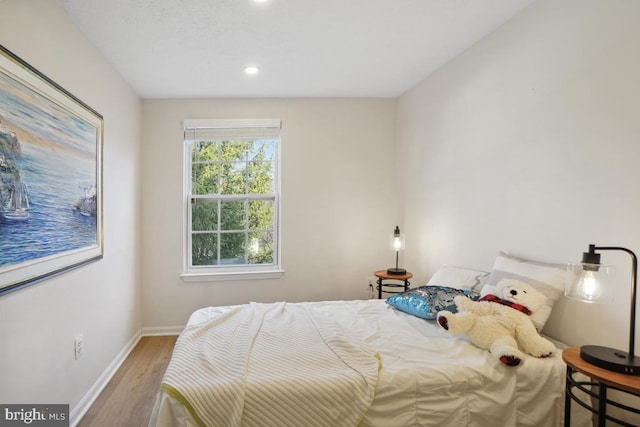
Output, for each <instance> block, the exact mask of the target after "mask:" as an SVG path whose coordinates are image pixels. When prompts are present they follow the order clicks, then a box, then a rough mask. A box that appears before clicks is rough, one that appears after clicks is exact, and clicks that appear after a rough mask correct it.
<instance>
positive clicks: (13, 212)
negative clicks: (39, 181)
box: [0, 183, 30, 220]
mask: <svg viewBox="0 0 640 427" xmlns="http://www.w3.org/2000/svg"><path fill="white" fill-rule="evenodd" d="M29 208H30V203H29V195H28V194H27V188H26V185H25V184H24V183H18V184H17V185H16V186H15V187H14V188H13V190H10V193H9V200H8V201H7V203H6V204H5V206H3V209H2V211H1V212H0V215H1V216H2V217H3V218H4V219H8V220H23V219H27V218H29V212H28V210H29Z"/></svg>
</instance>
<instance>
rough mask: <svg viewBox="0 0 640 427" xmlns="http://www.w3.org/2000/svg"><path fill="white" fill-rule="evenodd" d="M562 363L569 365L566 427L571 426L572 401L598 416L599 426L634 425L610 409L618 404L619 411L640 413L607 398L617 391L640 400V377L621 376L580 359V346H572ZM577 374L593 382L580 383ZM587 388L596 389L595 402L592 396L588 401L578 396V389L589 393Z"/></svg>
mask: <svg viewBox="0 0 640 427" xmlns="http://www.w3.org/2000/svg"><path fill="white" fill-rule="evenodd" d="M562 360H564V362H565V363H566V364H567V384H566V389H565V398H564V425H565V427H569V426H570V425H571V401H576V402H578V403H579V404H580V405H581V406H583V407H584V408H586V409H588V410H589V411H591V412H593V413H594V414H596V416H597V418H598V424H597V426H598V427H600V426H602V427H604V426H605V424H607V420H609V421H614V422H616V423H617V424H619V425H624V426H630V425H632V424H629V423H625V422H624V421H620V420H617V419H615V418H614V417H612V416H610V415H607V407H608V406H609V405H614V406H616V407H618V408H619V409H622V410H626V411H629V412H632V413H635V414H640V410H639V409H637V408H631V407H629V406H626V405H621V404H620V403H619V402H615V401H613V400H612V399H610V398H609V397H608V396H607V391H608V390H609V389H613V390H618V391H621V392H624V393H628V394H631V395H633V396H637V397H640V376H637V375H627V374H620V373H617V372H612V371H607V370H606V369H602V368H599V367H597V366H594V365H592V364H591V363H589V362H586V361H585V360H583V359H582V358H581V357H580V348H579V347H571V348H567V349H565V350H563V351H562ZM577 372H580V373H582V374H584V375H586V376H588V377H589V378H591V381H578V380H576V379H575V378H574V377H573V376H574V375H575V374H576V373H577ZM586 386H590V387H591V388H595V391H593V390H592V391H591V393H592V397H594V398H595V399H593V400H592V399H590V398H589V397H588V395H587V397H586V399H581V398H580V396H578V395H576V394H575V393H574V388H575V389H578V390H580V391H585V390H586Z"/></svg>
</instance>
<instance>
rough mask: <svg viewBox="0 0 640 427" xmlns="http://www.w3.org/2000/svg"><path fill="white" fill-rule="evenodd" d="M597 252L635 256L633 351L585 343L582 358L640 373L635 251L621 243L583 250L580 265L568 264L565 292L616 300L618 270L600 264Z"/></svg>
mask: <svg viewBox="0 0 640 427" xmlns="http://www.w3.org/2000/svg"><path fill="white" fill-rule="evenodd" d="M596 251H622V252H626V253H627V254H629V256H630V257H631V310H630V314H629V351H628V352H625V351H622V350H617V349H615V348H610V347H602V346H599V345H583V346H582V347H580V357H581V358H582V359H583V360H585V361H587V362H589V363H591V364H592V365H595V366H597V367H599V368H602V369H606V370H608V371H613V372H619V373H623V374H629V375H640V357H637V356H636V355H635V335H636V333H635V331H636V294H637V292H636V290H637V288H636V281H637V277H638V258H637V257H636V254H635V253H633V251H632V250H630V249H627V248H623V247H620V246H596V245H589V251H588V252H583V253H582V262H581V263H580V264H569V265H568V266H567V279H566V282H565V295H566V296H568V297H570V298H575V299H579V300H581V301H586V302H608V301H611V300H612V299H613V286H612V285H611V282H612V281H611V280H610V279H611V278H613V275H614V272H615V270H614V269H613V267H611V266H607V265H602V264H600V253H599V252H596Z"/></svg>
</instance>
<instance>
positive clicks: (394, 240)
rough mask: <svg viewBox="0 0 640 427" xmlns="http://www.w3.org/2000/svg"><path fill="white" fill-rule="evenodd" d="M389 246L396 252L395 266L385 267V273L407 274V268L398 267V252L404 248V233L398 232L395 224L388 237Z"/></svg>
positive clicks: (398, 229) (398, 228)
mask: <svg viewBox="0 0 640 427" xmlns="http://www.w3.org/2000/svg"><path fill="white" fill-rule="evenodd" d="M389 246H390V247H391V249H392V250H393V251H394V252H395V253H396V266H395V267H392V268H388V269H387V274H391V275H395V276H400V275H404V274H407V270H405V269H404V268H399V267H398V253H399V252H400V251H401V250H402V249H404V234H402V233H401V232H400V227H398V226H397V225H396V228H395V229H394V230H393V233H392V234H391V236H390V239H389Z"/></svg>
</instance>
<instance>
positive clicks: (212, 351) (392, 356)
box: [149, 269, 588, 427]
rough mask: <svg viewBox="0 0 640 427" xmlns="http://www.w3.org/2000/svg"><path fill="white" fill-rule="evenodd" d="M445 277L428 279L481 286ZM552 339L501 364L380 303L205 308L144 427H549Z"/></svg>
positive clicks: (553, 404) (556, 385)
mask: <svg viewBox="0 0 640 427" xmlns="http://www.w3.org/2000/svg"><path fill="white" fill-rule="evenodd" d="M447 271H448V273H447ZM447 271H445V270H441V271H440V272H439V273H442V274H440V276H439V277H436V276H438V274H436V275H435V276H434V278H432V281H430V282H429V283H432V282H433V281H436V282H439V283H445V284H446V285H451V286H455V289H457V288H460V289H471V288H473V287H477V286H478V285H482V286H485V285H490V283H485V282H486V280H485V279H487V276H490V275H488V274H487V273H485V272H473V271H470V270H469V271H468V272H467V273H465V274H466V276H465V280H462V279H460V277H461V273H463V270H461V269H454V270H453V273H455V274H454V276H455V278H454V277H453V276H451V273H452V270H451V269H448V270H447ZM467 276H468V277H467ZM462 282H464V283H462ZM481 282H482V283H481ZM427 285H429V284H427ZM465 292H466V291H465ZM554 344H556V346H557V347H558V349H557V350H556V351H555V352H554V354H553V355H552V356H551V357H548V358H543V359H537V358H533V357H526V358H525V359H524V360H523V363H521V365H520V366H517V367H509V366H506V365H504V364H502V363H500V362H499V361H498V360H496V359H495V358H493V357H492V356H491V355H490V354H489V353H488V352H487V351H485V350H481V349H479V348H477V347H475V346H473V345H472V344H470V343H469V342H468V341H467V340H466V339H465V338H460V337H453V336H451V335H449V334H448V333H447V332H446V331H445V330H443V329H442V328H441V327H439V326H438V325H437V323H436V321H435V320H427V319H425V318H423V317H418V316H416V315H415V313H413V314H410V313H409V312H407V310H402V309H399V308H398V306H392V305H391V304H390V303H388V301H386V300H375V299H370V300H356V301H323V302H301V303H287V302H278V303H250V304H243V305H234V306H223V307H207V308H203V309H200V310H197V311H195V312H194V313H193V314H192V315H191V316H190V318H189V321H188V324H187V326H186V327H185V329H184V331H183V332H182V333H181V335H180V337H179V338H178V341H177V343H176V347H175V349H174V353H173V356H172V359H171V362H170V364H169V367H168V368H167V372H166V373H165V376H164V378H163V384H162V388H161V390H160V391H159V393H158V396H157V399H156V402H155V405H154V408H153V412H152V416H151V419H150V423H149V425H150V426H156V427H168V426H212V427H213V426H256V427H258V426H332V427H333V426H383V427H389V426H455V427H459V426H488V427H494V426H498V425H499V426H532V427H534V426H535V427H541V426H550V427H551V426H554V427H555V426H559V425H562V421H563V413H564V411H563V406H564V382H565V369H566V368H565V364H564V363H563V361H562V358H561V354H560V352H561V350H560V349H561V348H563V347H564V345H563V344H562V343H560V342H557V341H554ZM572 415H574V414H572ZM573 421H574V424H573V425H584V424H587V423H588V417H586V418H585V417H584V416H583V417H582V419H581V418H580V416H579V415H574V416H573Z"/></svg>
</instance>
